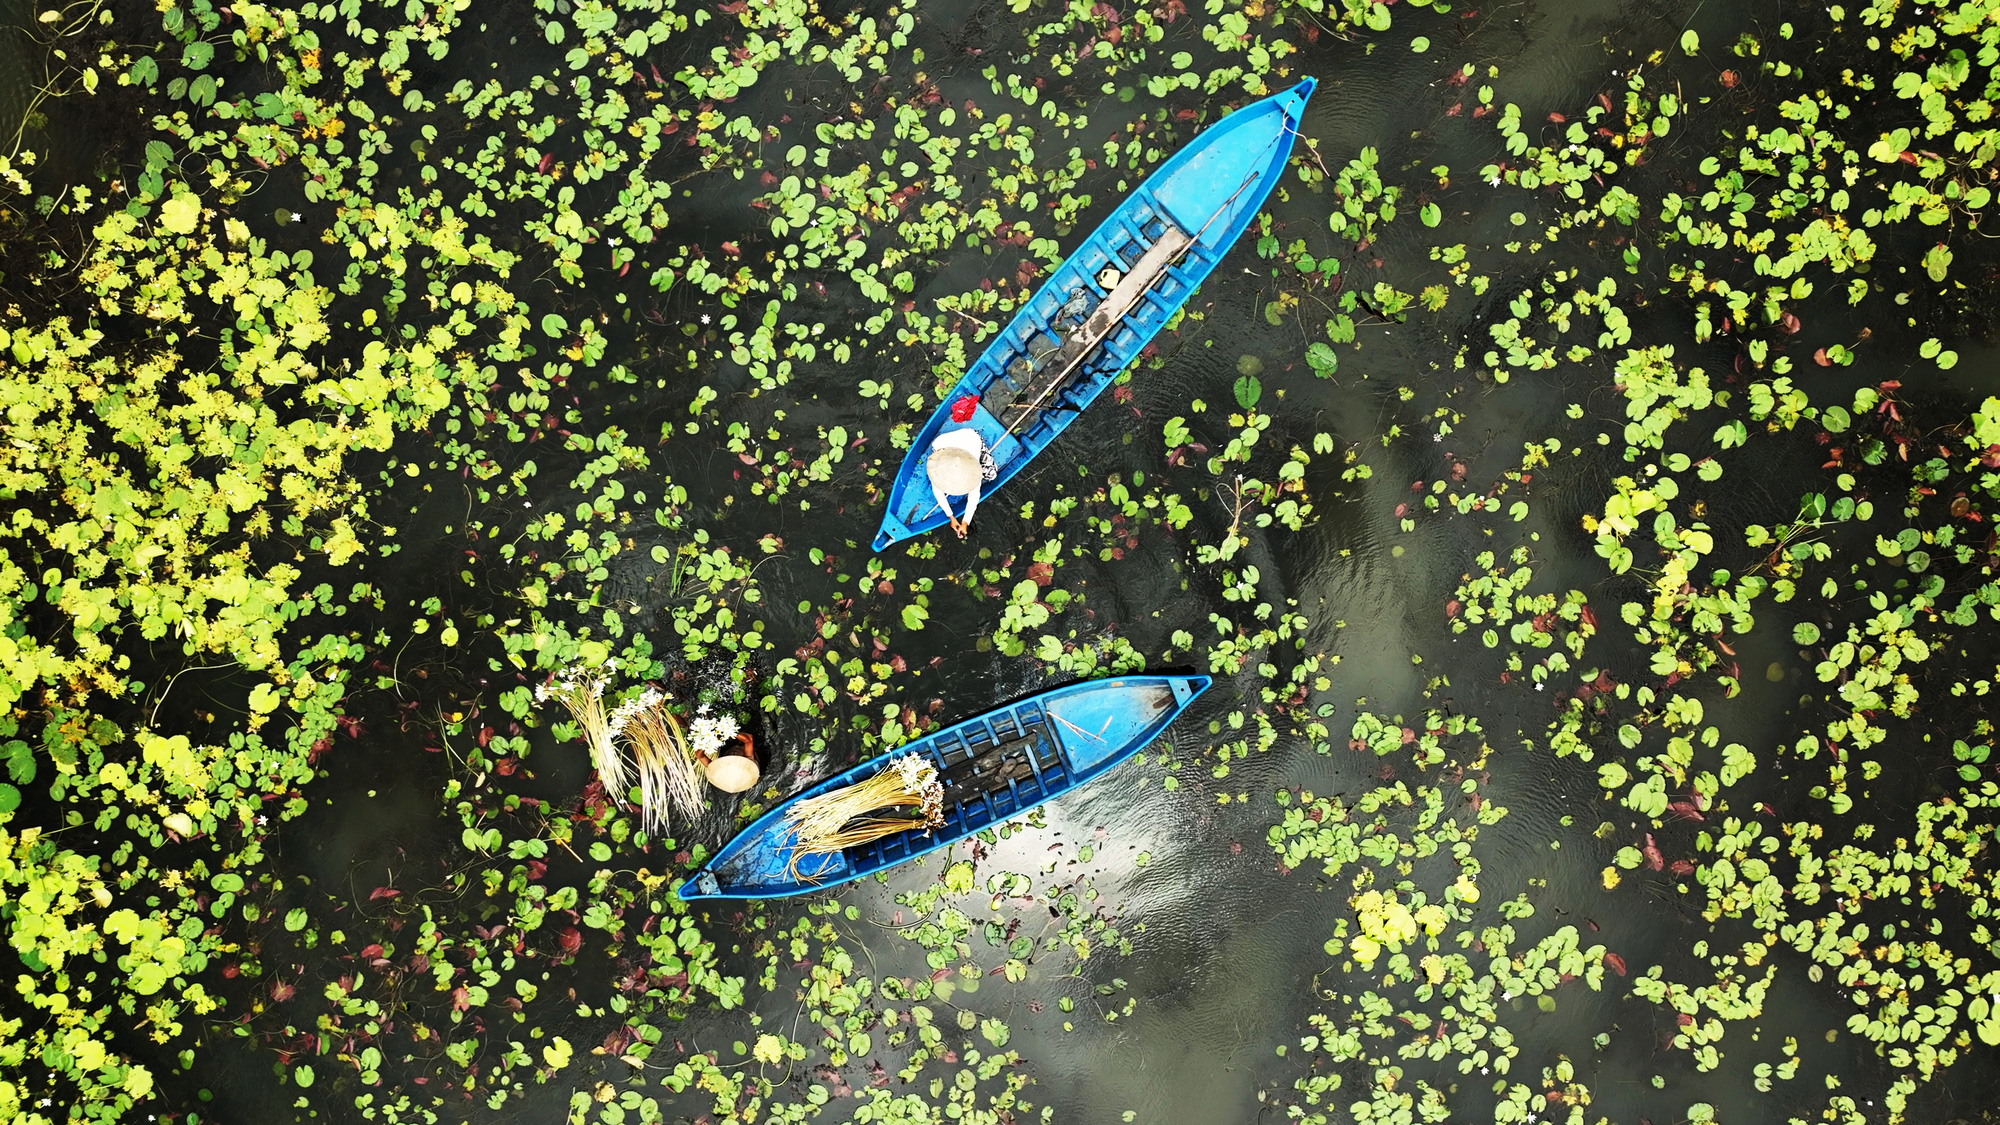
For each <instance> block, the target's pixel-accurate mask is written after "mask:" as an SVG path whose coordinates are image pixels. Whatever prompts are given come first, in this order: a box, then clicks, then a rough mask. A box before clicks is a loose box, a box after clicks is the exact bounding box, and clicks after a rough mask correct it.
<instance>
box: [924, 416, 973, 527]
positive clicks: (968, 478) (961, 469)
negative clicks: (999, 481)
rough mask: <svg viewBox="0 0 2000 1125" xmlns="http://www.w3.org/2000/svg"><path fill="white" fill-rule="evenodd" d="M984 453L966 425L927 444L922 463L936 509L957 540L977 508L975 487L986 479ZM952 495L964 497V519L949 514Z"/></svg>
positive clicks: (942, 434) (940, 435)
mask: <svg viewBox="0 0 2000 1125" xmlns="http://www.w3.org/2000/svg"><path fill="white" fill-rule="evenodd" d="M985 452H986V446H985V444H984V443H983V442H981V441H980V440H979V432H978V431H977V430H974V429H973V428H972V427H970V426H967V427H965V428H963V429H957V430H947V431H945V432H944V433H941V434H939V435H938V436H937V438H936V440H934V441H932V442H931V452H930V457H929V458H928V459H927V460H926V461H925V463H924V469H925V471H926V472H927V473H928V474H929V475H930V478H931V492H932V493H933V494H934V495H936V496H937V502H938V507H939V508H941V509H943V511H944V514H945V517H946V518H947V519H949V520H951V529H952V530H953V531H955V532H957V533H958V537H959V538H960V539H963V538H965V530H966V528H967V527H969V526H971V524H972V513H973V511H974V510H975V509H977V508H978V507H979V486H980V484H981V483H982V482H984V481H985V480H986V479H987V473H986V471H985V466H984V463H983V462H984V456H983V455H984V454H985ZM953 496H963V497H965V518H964V519H960V518H959V517H958V516H957V515H955V514H953V512H952V508H951V499H950V498H951V497H953Z"/></svg>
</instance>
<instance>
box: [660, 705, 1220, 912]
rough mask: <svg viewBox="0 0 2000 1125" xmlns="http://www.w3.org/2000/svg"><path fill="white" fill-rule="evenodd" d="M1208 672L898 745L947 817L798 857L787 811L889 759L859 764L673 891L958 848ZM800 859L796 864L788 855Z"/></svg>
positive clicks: (1060, 782) (1096, 765)
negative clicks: (927, 767)
mask: <svg viewBox="0 0 2000 1125" xmlns="http://www.w3.org/2000/svg"><path fill="white" fill-rule="evenodd" d="M1208 684H1209V678H1208V677H1207V676H1120V677H1118V678H1116V679H1110V680H1089V681H1086V682H1084V683H1078V684H1069V685H1067V686H1064V687H1059V688H1053V689H1051V690H1049V691H1044V692H1040V693H1038V694H1036V695H1031V696H1029V697H1028V698H1026V699H1023V700H1020V701H1019V702H1017V703H1012V704H1009V705H1008V706H1005V707H1001V708H999V709H997V710H993V711H988V712H987V713H986V714H984V715H980V716H979V717H977V718H972V719H967V720H965V721H964V722H962V723H958V724H955V725H953V726H949V727H946V728H944V729H943V730H940V731H935V732H933V733H931V734H927V735H925V736H924V737H922V738H919V739H917V740H916V741H914V742H911V743H909V744H908V745H906V746H903V747H902V748H900V750H899V751H898V753H902V754H917V755H920V756H922V757H923V758H927V759H929V761H930V762H931V763H932V764H933V765H935V766H936V767H937V771H938V775H939V777H940V778H941V779H942V780H943V781H944V824H943V825H942V826H941V827H938V828H931V829H924V828H915V829H911V830H908V831H904V832H900V833H897V834H896V835H893V836H889V837H886V838H884V839H880V840H875V841H872V842H870V843H867V844H864V845H862V846H860V847H855V848H848V849H846V850H845V851H840V852H833V853H820V854H809V855H803V856H798V857H794V855H793V851H794V849H795V847H796V846H797V840H796V838H795V837H794V835H793V830H792V826H791V825H789V824H787V823H786V821H785V810H786V809H788V808H790V807H791V806H792V805H794V804H796V803H798V802H800V801H804V800H806V799H808V798H812V797H817V796H820V795H821V794H823V793H829V792H832V791H833V790H835V789H840V788H844V787H845V786H848V785H852V784H854V783H855V782H858V781H865V780H867V779H868V778H870V777H873V776H875V775H876V774H877V773H879V772H881V771H882V770H883V769H884V768H885V767H886V765H887V763H888V760H889V756H888V755H883V756H882V757H879V758H873V759H870V760H869V761H866V762H863V763H861V764H860V765H858V766H855V767H854V768H853V769H850V770H847V771H846V772H844V773H840V774H836V775H835V776H833V777H829V778H827V779H826V780H825V781H821V782H819V783H817V784H815V785H813V786H811V787H810V788H808V789H805V790H803V791H801V792H799V793H797V794H794V795H793V796H791V797H790V798H787V799H786V800H785V801H783V802H781V803H780V804H779V805H778V806H777V807H776V808H774V809H772V810H771V811H769V812H767V813H765V814H764V815H763V816H761V817H758V818H757V820H756V822H755V823H753V824H752V825H750V827H748V828H745V829H744V830H743V831H742V832H740V833H738V834H737V836H736V838H735V839H733V840H731V841H730V842H729V843H727V844H725V845H723V848H722V850H721V851H719V852H717V853H716V854H715V857H714V858H713V859H711V860H709V861H708V863H706V864H704V865H703V866H702V869H701V870H700V871H697V872H696V873H695V874H694V876H693V877H692V878H690V879H688V880H687V881H686V882H683V883H682V884H681V885H680V896H681V898H683V899H686V900H689V901H693V900H696V899H708V898H783V897H785V896H787V895H796V894H804V893H806V892H808V891H816V890H822V889H824V888H827V887H834V886H838V885H840V884H842V883H847V882H852V881H853V880H855V879H859V878H862V877H863V876H866V875H873V874H875V873H876V872H878V871H882V870H885V869H887V868H890V867H894V866H895V865H896V864H899V863H902V862H904V861H905V860H910V859H915V858H916V857H917V856H920V855H924V854H925V853H927V852H934V851H936V850H938V849H939V848H942V847H945V846H946V845H948V844H953V843H956V842H957V841H959V840H962V839H964V838H965V837H967V836H970V835H972V834H973V833H975V832H978V831H980V830H981V829H985V828H992V827H994V826H996V825H998V824H1000V823H1001V822H1002V821H1005V820H1007V819H1008V818H1010V817H1015V816H1020V815H1021V814H1023V813H1025V812H1027V811H1028V810H1029V809H1032V808H1034V807H1035V806H1037V805H1040V804H1042V803H1043V802H1045V801H1048V800H1050V799H1052V798H1055V797H1057V796H1060V795H1061V794H1063V793H1066V792H1068V791H1069V790H1071V789H1074V788H1076V787H1077V786H1079V785H1082V784H1084V783H1086V782H1089V781H1091V780H1094V779H1095V778H1097V777H1099V776H1101V775H1103V774H1104V773H1106V772H1108V771H1109V770H1111V768H1112V767H1114V766H1116V765H1117V764H1118V763H1120V762H1122V761H1124V760H1125V759H1127V758H1129V757H1131V756H1132V755H1133V754H1135V753H1137V752H1138V751H1140V750H1141V749H1143V748H1145V747H1146V746H1147V745H1149V744H1150V743H1151V742H1152V741H1153V740H1154V739H1156V738H1158V737H1159V736H1160V735H1161V734H1162V733H1164V732H1165V731H1166V729H1167V726H1168V724H1170V723H1172V722H1173V721H1174V719H1175V717H1176V716H1178V715H1179V714H1180V713H1181V711H1182V710H1183V709H1184V708H1186V707H1187V705H1188V704H1189V703H1191V702H1193V700H1194V697H1195V696H1197V695H1200V694H1201V693H1202V692H1203V691H1205V690H1207V688H1208ZM795 858H796V860H797V862H796V863H795V862H794V860H795Z"/></svg>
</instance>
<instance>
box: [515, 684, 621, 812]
mask: <svg viewBox="0 0 2000 1125" xmlns="http://www.w3.org/2000/svg"><path fill="white" fill-rule="evenodd" d="M617 667H618V665H617V663H616V662H615V661H606V662H605V665H604V670H603V671H596V670H592V669H582V668H571V669H568V670H566V671H564V672H563V673H562V674H560V675H558V676H556V677H554V678H553V679H551V680H549V681H548V682H547V683H544V684H542V685H541V686H539V687H537V688H536V689H535V702H537V703H547V702H549V701H550V700H554V701H556V702H557V703H560V704H562V705H563V706H564V707H566V708H568V709H569V713H570V717H571V718H573V719H575V720H576V725H577V729H578V730H580V731H581V732H582V733H583V741H584V744H585V745H587V746H589V747H590V764H591V765H592V766H595V767H596V768H597V776H598V779H599V780H601V781H603V782H604V791H605V792H606V793H608V794H610V795H611V797H612V798H613V799H615V800H618V799H623V798H624V796H625V790H627V789H628V788H630V787H631V785H632V775H631V773H630V772H629V771H628V770H627V769H626V767H625V758H624V755H622V754H620V753H618V747H617V746H616V745H615V744H614V743H613V741H612V738H613V736H614V735H615V733H616V732H615V731H614V730H613V729H612V726H611V723H610V722H609V721H608V720H607V719H606V718H605V715H604V685H605V684H606V682H608V680H609V675H608V673H610V672H611V671H614V670H616V668H617Z"/></svg>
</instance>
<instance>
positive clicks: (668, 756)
mask: <svg viewBox="0 0 2000 1125" xmlns="http://www.w3.org/2000/svg"><path fill="white" fill-rule="evenodd" d="M701 710H702V715H701V717H700V718H697V719H696V720H695V721H694V724H693V725H694V738H693V740H692V745H690V740H689V738H688V736H687V733H686V732H684V731H683V730H682V729H681V723H680V720H679V719H677V718H675V717H674V713H673V712H672V711H670V710H668V708H667V698H666V695H665V694H664V693H662V692H661V691H660V689H658V688H652V687H649V688H647V689H646V690H645V691H643V692H641V693H639V694H638V695H636V696H634V697H633V698H631V699H628V700H626V701H625V702H624V703H622V704H620V705H619V706H618V709H617V710H616V711H614V712H612V715H611V731H612V734H613V735H615V736H616V737H617V738H618V739H619V740H620V741H622V742H623V743H624V744H625V745H626V746H628V747H630V748H631V750H632V761H633V763H634V765H635V766H636V768H637V771H638V774H639V808H640V810H641V812H643V813H644V815H645V822H646V832H647V834H648V835H655V836H657V835H659V834H660V833H661V832H663V831H664V830H665V829H666V826H667V813H668V810H669V808H670V807H671V808H672V809H673V810H674V811H676V812H679V813H680V814H681V815H682V816H699V815H700V814H701V810H702V803H703V802H702V791H701V777H700V775H699V773H698V769H699V767H698V765H697V759H698V758H699V757H701V756H705V755H707V754H710V753H713V752H714V750H715V749H716V748H717V747H719V746H721V745H722V743H723V742H724V741H726V740H727V737H728V736H727V735H725V736H723V737H720V738H718V737H715V731H717V730H720V729H722V728H727V729H728V731H729V733H730V734H734V733H735V728H736V721H735V720H734V719H731V718H729V717H727V716H725V717H723V718H721V719H719V720H718V719H715V718H711V717H709V715H708V714H707V712H708V707H707V705H706V704H704V705H703V706H702V709H701Z"/></svg>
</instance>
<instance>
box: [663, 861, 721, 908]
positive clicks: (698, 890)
mask: <svg viewBox="0 0 2000 1125" xmlns="http://www.w3.org/2000/svg"><path fill="white" fill-rule="evenodd" d="M674 893H675V894H677V895H679V896H681V901H682V902H695V901H697V900H699V899H705V898H721V897H722V883H721V881H720V880H718V879H716V877H715V872H713V871H710V870H708V869H707V868H703V869H701V870H700V871H697V872H695V873H694V874H693V875H692V876H691V877H689V878H687V879H685V880H682V882H681V885H680V886H678V887H676V888H674Z"/></svg>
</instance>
